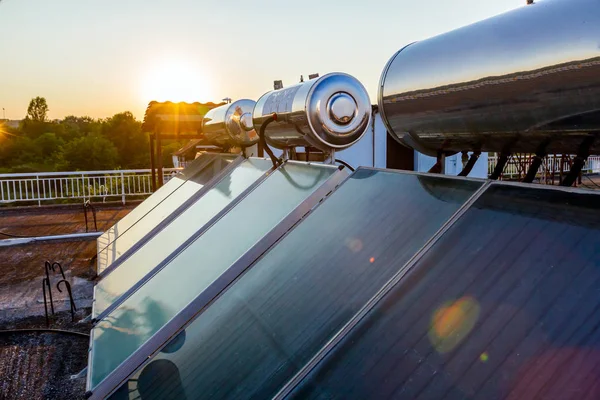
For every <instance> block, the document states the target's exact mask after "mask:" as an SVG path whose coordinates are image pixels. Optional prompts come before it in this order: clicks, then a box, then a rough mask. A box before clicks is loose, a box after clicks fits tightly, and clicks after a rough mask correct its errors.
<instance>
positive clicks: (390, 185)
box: [115, 169, 482, 399]
mask: <svg viewBox="0 0 600 400" xmlns="http://www.w3.org/2000/svg"><path fill="white" fill-rule="evenodd" d="M481 185H482V183H481V182H476V181H472V180H466V179H452V178H443V177H433V176H421V175H416V174H402V173H395V172H383V171H374V170H367V169H359V170H358V171H357V172H356V173H355V174H354V175H353V176H352V177H351V178H350V179H349V180H347V181H346V182H345V183H344V184H343V185H342V186H340V188H339V189H337V190H336V191H335V192H334V193H333V194H332V195H331V196H330V197H329V198H328V199H327V200H326V201H325V202H323V203H322V204H321V205H320V206H319V207H318V208H316V209H315V210H314V211H313V212H312V213H311V214H310V215H309V216H308V217H306V218H305V219H304V220H303V221H302V223H301V224H299V225H297V226H296V227H295V228H294V230H292V231H291V232H290V233H289V234H288V235H287V236H286V237H285V238H283V239H282V240H281V241H280V242H279V243H278V245H277V246H275V247H274V248H273V249H272V250H271V251H269V252H268V253H267V254H265V256H264V257H263V258H262V259H261V260H259V261H258V262H257V263H256V264H255V265H253V266H252V268H250V269H249V270H248V271H247V272H246V273H245V275H243V276H242V277H240V278H239V280H238V281H237V282H236V283H235V284H233V285H232V286H231V287H230V288H229V289H228V290H227V291H225V292H224V293H223V294H222V295H221V296H220V298H219V299H217V300H216V301H215V302H214V303H213V304H211V305H210V306H209V307H208V308H207V309H206V310H204V311H203V312H202V313H201V314H199V316H198V317H197V318H196V319H195V320H194V321H193V322H192V323H191V325H190V326H188V327H187V328H186V330H185V343H184V344H183V346H182V347H181V348H180V349H179V350H177V351H175V352H169V353H158V354H157V355H156V356H155V358H154V359H153V360H152V361H151V362H150V364H149V365H148V366H147V367H146V368H150V366H151V365H152V364H153V363H154V362H157V361H161V360H168V361H170V362H171V363H172V364H173V365H174V366H176V368H174V369H173V370H171V372H172V373H173V374H174V375H170V374H169V373H164V374H162V375H161V376H157V377H156V379H154V380H153V381H152V382H151V384H150V386H149V387H147V388H145V389H146V390H145V391H144V393H145V394H144V395H143V398H144V399H145V398H150V399H153V398H162V397H161V396H165V395H166V394H168V393H170V392H171V390H176V392H177V393H180V392H181V391H183V393H185V394H186V396H187V397H188V398H211V399H212V398H230V397H235V398H250V397H257V398H266V397H269V396H272V395H274V394H275V393H277V391H278V390H279V388H280V387H281V385H283V384H284V383H285V382H286V380H287V379H289V378H290V377H291V376H293V375H294V374H295V373H296V372H297V371H298V370H299V369H300V368H302V367H303V365H304V363H305V362H306V361H307V360H309V359H310V358H311V356H312V355H313V354H314V352H315V351H316V350H318V349H319V348H320V347H321V346H322V345H323V344H324V343H325V342H326V341H327V340H328V338H329V337H330V336H331V335H332V334H333V333H335V332H336V331H337V330H338V329H339V328H340V327H341V326H342V325H343V324H344V323H345V322H346V321H347V320H348V319H349V318H351V317H352V316H353V315H354V313H355V312H356V311H357V310H358V309H360V308H361V307H362V305H363V304H364V302H365V301H366V300H367V299H368V298H369V297H370V296H371V295H372V294H373V293H374V292H376V291H377V290H378V289H379V288H380V287H381V286H382V285H383V284H384V283H385V282H386V281H387V279H389V277H390V276H391V275H392V274H394V273H395V272H396V271H397V270H398V268H400V267H401V266H402V265H403V264H404V262H406V261H407V260H408V259H410V257H411V256H412V255H413V254H414V252H415V251H416V250H418V249H419V248H420V247H421V246H423V244H424V243H425V242H426V241H427V240H428V239H429V238H430V237H431V236H432V235H433V234H434V233H435V232H436V231H437V230H438V229H439V228H440V227H441V226H442V225H443V223H444V222H445V221H446V220H447V219H448V218H449V217H450V216H451V215H452V214H453V213H454V212H455V211H456V210H457V209H458V208H459V207H460V206H461V205H462V204H463V203H464V202H465V201H466V200H467V199H469V197H470V196H471V195H472V194H473V193H474V192H475V191H476V190H477V189H478V188H480V187H481ZM399 225H402V226H403V227H404V228H405V229H404V230H403V229H398V227H399ZM391 250H394V251H393V253H392V252H391ZM146 368H144V369H142V370H141V371H140V372H139V373H138V375H136V377H138V378H139V377H141V376H143V375H144V374H145V371H146ZM132 385H134V383H132ZM176 386H177V389H175V387H176ZM180 386H181V387H180ZM125 388H128V389H131V388H129V387H128V385H124V386H123V389H122V390H125ZM138 394H139V393H138V392H136V391H133V392H131V396H132V397H131V398H133V397H135V396H137V395H138ZM115 398H117V397H115ZM125 398H127V397H125Z"/></svg>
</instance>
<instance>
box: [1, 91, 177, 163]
mask: <svg viewBox="0 0 600 400" xmlns="http://www.w3.org/2000/svg"><path fill="white" fill-rule="evenodd" d="M47 113H48V104H47V103H46V100H45V99H44V98H43V97H36V98H35V99H32V100H31V103H30V104H29V108H28V110H27V114H28V115H27V118H25V119H24V120H23V121H22V123H21V125H20V126H19V128H18V129H7V128H3V129H2V130H0V171H4V172H44V171H70V170H75V171H84V170H101V169H118V168H123V169H136V168H150V151H149V145H148V141H149V138H148V135H147V134H144V133H142V129H141V125H142V124H141V122H140V121H137V120H136V119H135V117H134V116H133V114H132V113H130V112H128V111H126V112H122V113H119V114H116V115H114V116H112V117H111V118H107V119H93V118H90V117H86V116H84V117H77V116H73V115H71V116H68V117H65V118H64V119H63V120H62V121H58V122H50V121H48V120H47ZM182 145H183V143H180V142H174V141H173V142H171V141H167V142H166V143H163V166H164V167H169V166H172V164H173V162H172V157H171V154H172V153H173V152H175V151H177V150H178V149H179V148H181V146H182Z"/></svg>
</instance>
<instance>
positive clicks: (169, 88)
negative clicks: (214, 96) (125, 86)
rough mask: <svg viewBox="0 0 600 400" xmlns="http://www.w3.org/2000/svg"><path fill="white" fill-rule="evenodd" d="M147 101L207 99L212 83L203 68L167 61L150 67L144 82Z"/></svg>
mask: <svg viewBox="0 0 600 400" xmlns="http://www.w3.org/2000/svg"><path fill="white" fill-rule="evenodd" d="M141 85H142V88H141V91H142V96H143V100H144V101H145V102H148V101H151V100H156V101H173V102H179V101H185V102H188V103H191V102H195V101H200V102H203V101H207V100H209V99H207V97H208V96H209V95H210V92H211V90H210V83H209V82H208V80H207V79H206V76H205V75H204V73H203V72H202V71H201V70H196V69H194V68H192V67H191V66H189V65H187V64H185V63H183V62H174V61H171V62H165V63H162V64H159V65H155V66H153V67H152V68H150V69H149V71H148V73H147V75H146V76H145V77H144V79H143V81H142V83H141Z"/></svg>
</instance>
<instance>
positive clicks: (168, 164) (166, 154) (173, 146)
mask: <svg viewBox="0 0 600 400" xmlns="http://www.w3.org/2000/svg"><path fill="white" fill-rule="evenodd" d="M182 147H183V144H181V143H179V142H172V143H169V144H166V145H163V146H162V165H163V167H164V168H173V153H175V152H176V151H177V150H179V149H180V148H182ZM148 157H150V155H148Z"/></svg>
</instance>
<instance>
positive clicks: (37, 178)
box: [35, 175, 42, 207]
mask: <svg viewBox="0 0 600 400" xmlns="http://www.w3.org/2000/svg"><path fill="white" fill-rule="evenodd" d="M35 183H36V186H37V199H38V207H41V206H42V199H41V198H40V176H39V175H36V176H35Z"/></svg>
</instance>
